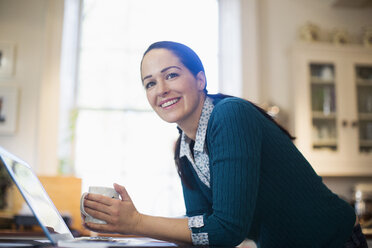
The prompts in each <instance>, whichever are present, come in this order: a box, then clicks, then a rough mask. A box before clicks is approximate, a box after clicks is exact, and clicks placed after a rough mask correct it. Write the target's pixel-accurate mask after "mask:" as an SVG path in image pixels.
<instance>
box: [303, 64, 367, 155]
mask: <svg viewBox="0 0 372 248" xmlns="http://www.w3.org/2000/svg"><path fill="white" fill-rule="evenodd" d="M309 69H310V85H311V113H312V117H311V118H312V129H313V131H312V146H313V149H331V150H337V143H338V142H337V125H336V123H337V122H336V95H335V93H336V92H335V91H336V89H335V88H336V84H335V66H334V65H333V64H325V63H311V64H310V68H309ZM371 89H372V88H371Z"/></svg>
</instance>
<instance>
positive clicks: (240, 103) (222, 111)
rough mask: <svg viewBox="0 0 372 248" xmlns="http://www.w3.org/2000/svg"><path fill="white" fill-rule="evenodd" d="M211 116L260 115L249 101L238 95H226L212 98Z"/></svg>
mask: <svg viewBox="0 0 372 248" xmlns="http://www.w3.org/2000/svg"><path fill="white" fill-rule="evenodd" d="M213 103H214V109H213V112H212V116H213V118H221V117H234V116H240V115H249V116H251V117H254V116H260V113H259V111H258V110H257V108H256V107H255V106H254V105H253V104H252V103H251V102H249V101H247V100H244V99H242V98H238V97H227V98H223V99H215V100H214V102H213Z"/></svg>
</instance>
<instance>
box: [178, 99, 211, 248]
mask: <svg viewBox="0 0 372 248" xmlns="http://www.w3.org/2000/svg"><path fill="white" fill-rule="evenodd" d="M213 108H214V105H213V100H212V99H211V98H210V97H206V99H205V101H204V105H203V109H202V113H201V116H200V120H199V124H198V129H197V131H196V138H195V145H194V158H193V156H192V153H191V150H190V143H191V142H192V140H191V139H190V138H189V137H187V136H186V134H185V133H184V132H182V137H181V148H180V158H181V157H183V156H186V157H187V159H188V160H189V162H190V163H191V164H192V166H193V167H194V169H195V171H196V173H197V175H198V177H199V178H200V180H201V181H202V182H203V183H204V184H205V185H206V186H207V187H208V188H210V171H209V156H208V152H207V149H206V144H205V137H206V133H207V126H208V121H209V117H210V116H211V113H212V111H213ZM188 226H189V229H190V230H191V228H193V227H194V228H199V227H202V226H204V223H203V215H198V216H193V217H189V220H188ZM191 238H192V241H193V243H194V244H195V245H200V244H202V245H207V244H208V243H209V240H208V233H192V235H191Z"/></svg>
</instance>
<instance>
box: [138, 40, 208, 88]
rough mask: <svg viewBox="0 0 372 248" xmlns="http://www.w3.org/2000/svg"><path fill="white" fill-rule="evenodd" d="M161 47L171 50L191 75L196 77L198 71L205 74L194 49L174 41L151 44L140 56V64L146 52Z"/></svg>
mask: <svg viewBox="0 0 372 248" xmlns="http://www.w3.org/2000/svg"><path fill="white" fill-rule="evenodd" d="M162 48H163V49H167V50H169V51H171V52H172V53H173V54H174V55H176V56H177V57H178V59H179V60H180V62H181V63H182V64H183V65H184V66H185V67H186V68H187V69H188V70H189V71H190V72H191V74H192V75H194V77H196V76H197V75H198V73H199V72H201V71H202V72H203V73H204V74H205V71H204V66H203V63H202V62H201V60H200V58H199V56H198V55H197V54H196V53H195V52H194V50H192V49H191V48H190V47H188V46H186V45H184V44H181V43H178V42H174V41H158V42H155V43H153V44H151V45H150V46H149V47H148V48H147V50H146V51H145V52H144V54H143V56H142V60H141V65H142V61H143V58H144V57H145V55H146V54H147V53H148V52H150V51H151V50H153V49H162ZM141 70H142V66H141ZM141 74H142V71H141ZM204 92H205V94H207V93H208V91H207V82H205V87H204Z"/></svg>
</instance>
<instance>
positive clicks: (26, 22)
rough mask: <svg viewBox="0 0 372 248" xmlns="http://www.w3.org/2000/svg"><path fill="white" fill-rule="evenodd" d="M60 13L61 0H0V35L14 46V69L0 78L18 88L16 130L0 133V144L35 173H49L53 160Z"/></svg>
mask: <svg viewBox="0 0 372 248" xmlns="http://www.w3.org/2000/svg"><path fill="white" fill-rule="evenodd" d="M62 17H63V1H62V0H56V1H55V0H54V1H48V0H32V1H23V0H0V40H1V41H8V42H12V43H14V44H15V46H16V53H15V72H14V75H13V76H12V77H10V78H5V79H4V78H1V79H0V84H13V85H16V86H18V88H19V93H20V96H19V108H18V122H17V131H16V133H15V134H14V135H8V136H4V135H2V136H0V146H2V147H4V148H5V149H7V150H9V151H11V152H12V153H14V154H16V155H17V156H19V157H21V158H23V160H25V161H26V162H28V163H29V164H30V165H31V166H32V167H34V169H35V170H36V171H37V172H38V173H40V174H55V173H56V169H57V166H58V162H57V155H56V154H57V133H58V132H57V130H58V99H59V97H58V95H59V86H58V85H59V57H60V55H59V51H60V48H59V47H60V40H61V30H62ZM36 165H37V166H36Z"/></svg>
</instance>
